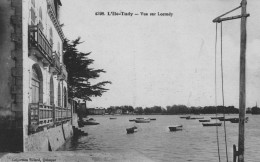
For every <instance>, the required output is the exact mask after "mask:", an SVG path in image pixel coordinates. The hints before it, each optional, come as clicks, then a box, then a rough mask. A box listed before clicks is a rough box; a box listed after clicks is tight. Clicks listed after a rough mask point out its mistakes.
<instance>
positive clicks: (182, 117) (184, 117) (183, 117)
mask: <svg viewBox="0 0 260 162" xmlns="http://www.w3.org/2000/svg"><path fill="white" fill-rule="evenodd" d="M187 117H189V116H181V117H180V118H181V119H186V118H187Z"/></svg>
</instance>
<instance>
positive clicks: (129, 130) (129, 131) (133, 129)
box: [126, 126, 137, 134]
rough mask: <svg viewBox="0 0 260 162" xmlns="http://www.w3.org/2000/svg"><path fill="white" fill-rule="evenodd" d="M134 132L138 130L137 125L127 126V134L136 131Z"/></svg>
mask: <svg viewBox="0 0 260 162" xmlns="http://www.w3.org/2000/svg"><path fill="white" fill-rule="evenodd" d="M134 132H137V127H136V126H133V127H131V128H126V133H127V134H130V133H134Z"/></svg>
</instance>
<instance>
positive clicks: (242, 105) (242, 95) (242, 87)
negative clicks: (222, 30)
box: [213, 0, 250, 162]
mask: <svg viewBox="0 0 260 162" xmlns="http://www.w3.org/2000/svg"><path fill="white" fill-rule="evenodd" d="M246 6H247V0H242V1H241V4H240V6H239V7H237V8H235V9H233V10H231V11H228V12H226V13H225V14H222V15H220V16H218V17H217V18H215V19H214V20H213V22H214V23H220V22H222V21H227V20H233V19H238V18H241V26H240V27H241V28H240V80H239V129H238V132H239V134H238V151H236V146H235V145H234V146H233V150H234V152H233V161H234V162H236V157H237V156H238V162H244V151H245V146H244V141H245V109H246V37H247V34H246V19H247V17H248V16H250V15H249V14H247V13H246ZM239 8H241V15H237V16H232V17H225V18H222V17H223V16H225V15H227V14H229V13H231V12H233V11H235V10H237V9H239Z"/></svg>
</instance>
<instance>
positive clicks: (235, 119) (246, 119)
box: [229, 117, 248, 123]
mask: <svg viewBox="0 0 260 162" xmlns="http://www.w3.org/2000/svg"><path fill="white" fill-rule="evenodd" d="M229 121H230V122H231V123H239V118H232V119H231V120H229ZM247 122H248V117H246V118H245V123H247Z"/></svg>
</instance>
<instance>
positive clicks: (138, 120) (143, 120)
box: [135, 119, 150, 123]
mask: <svg viewBox="0 0 260 162" xmlns="http://www.w3.org/2000/svg"><path fill="white" fill-rule="evenodd" d="M135 122H136V123H150V120H149V119H136V120H135Z"/></svg>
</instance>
